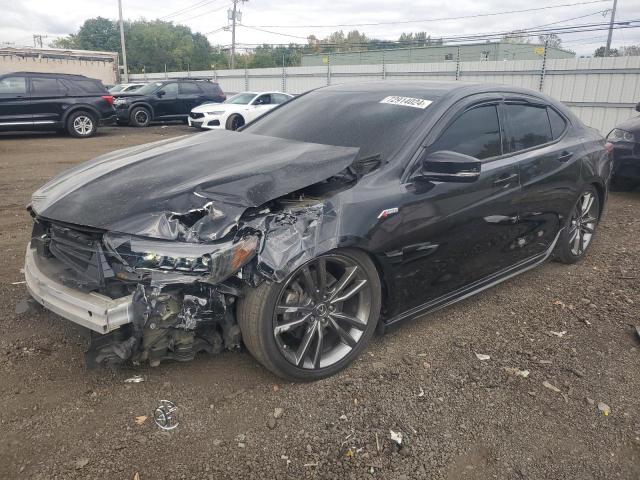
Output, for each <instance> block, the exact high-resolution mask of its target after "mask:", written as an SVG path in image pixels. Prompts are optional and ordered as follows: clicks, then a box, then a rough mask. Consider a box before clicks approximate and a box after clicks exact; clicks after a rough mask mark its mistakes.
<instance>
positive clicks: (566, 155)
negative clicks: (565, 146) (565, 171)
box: [558, 150, 573, 162]
mask: <svg viewBox="0 0 640 480" xmlns="http://www.w3.org/2000/svg"><path fill="white" fill-rule="evenodd" d="M571 157H573V152H567V151H566V150H565V151H564V152H562V153H561V154H560V156H559V157H558V161H559V162H566V161H567V160H569V159H571Z"/></svg>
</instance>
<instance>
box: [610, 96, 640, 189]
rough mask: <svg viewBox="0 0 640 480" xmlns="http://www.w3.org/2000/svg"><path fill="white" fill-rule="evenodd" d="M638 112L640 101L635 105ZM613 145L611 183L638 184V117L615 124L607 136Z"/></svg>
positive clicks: (626, 187)
mask: <svg viewBox="0 0 640 480" xmlns="http://www.w3.org/2000/svg"><path fill="white" fill-rule="evenodd" d="M636 111H638V112H640V103H639V104H638V105H636ZM607 140H608V141H609V142H610V143H611V144H612V145H613V179H612V181H613V183H614V185H615V186H618V187H620V188H623V189H633V188H635V187H637V186H638V185H640V117H633V118H630V119H629V120H625V121H624V122H622V123H620V124H619V125H616V128H614V129H613V130H611V132H610V133H609V135H608V136H607Z"/></svg>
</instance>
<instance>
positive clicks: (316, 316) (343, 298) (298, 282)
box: [273, 255, 372, 370]
mask: <svg viewBox="0 0 640 480" xmlns="http://www.w3.org/2000/svg"><path fill="white" fill-rule="evenodd" d="M371 299H372V288H371V285H370V282H369V279H368V278H367V275H366V273H365V271H364V269H363V268H362V267H360V266H359V265H357V264H356V263H355V262H353V260H351V259H350V258H347V257H344V256H341V255H331V256H323V257H319V258H317V259H314V260H312V261H311V262H309V263H307V264H305V265H303V266H302V267H300V268H299V269H298V270H296V271H295V272H294V273H293V274H292V275H291V276H290V277H289V280H288V281H287V282H286V283H285V285H284V286H283V288H282V290H281V291H280V294H279V296H278V299H277V302H276V307H275V312H274V317H273V335H274V338H275V341H276V344H277V346H278V349H279V351H280V353H281V354H282V355H283V357H284V358H285V359H286V360H287V361H288V362H289V363H291V364H293V365H295V366H296V367H298V368H303V369H312V370H316V369H320V368H324V367H328V366H330V365H333V364H335V363H336V362H339V361H340V360H342V359H343V358H344V357H346V356H347V355H348V354H349V353H350V352H351V351H352V350H353V349H354V348H355V346H356V345H357V344H358V342H359V341H360V339H361V338H362V336H363V334H364V331H365V329H366V328H367V325H368V322H369V320H370V317H371Z"/></svg>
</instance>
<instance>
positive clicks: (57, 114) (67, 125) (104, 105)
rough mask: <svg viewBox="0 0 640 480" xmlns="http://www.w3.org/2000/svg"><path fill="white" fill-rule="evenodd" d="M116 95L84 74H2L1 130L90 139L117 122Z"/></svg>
mask: <svg viewBox="0 0 640 480" xmlns="http://www.w3.org/2000/svg"><path fill="white" fill-rule="evenodd" d="M115 113H116V112H115V109H114V108H113V96H112V95H111V94H110V93H109V92H108V91H107V89H106V88H105V86H104V85H103V84H102V82H101V81H100V80H94V79H93V78H87V77H85V76H83V75H68V74H61V73H36V72H16V73H8V74H5V75H0V131H8V130H58V131H65V130H66V131H68V132H69V133H70V134H71V135H73V136H74V137H80V138H85V137H90V136H92V135H94V134H95V133H96V131H97V130H98V125H104V124H110V123H115V120H116V115H115Z"/></svg>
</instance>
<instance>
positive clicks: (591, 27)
mask: <svg viewBox="0 0 640 480" xmlns="http://www.w3.org/2000/svg"><path fill="white" fill-rule="evenodd" d="M639 22H640V20H627V21H619V22H615V23H614V29H615V30H622V29H628V28H640V24H639ZM632 24H633V25H632ZM608 28H609V22H603V23H592V24H582V25H571V26H567V27H560V28H537V29H525V30H521V32H522V33H528V34H529V35H536V34H551V33H555V34H557V35H569V34H575V33H583V32H598V31H604V30H607V29H608ZM508 33H511V32H510V31H502V32H489V33H479V34H467V35H452V36H448V37H438V38H437V39H436V40H437V41H442V42H449V44H451V43H459V42H471V41H475V42H481V41H490V40H496V39H500V38H501V37H502V36H503V35H505V34H508ZM264 43H265V42H263V43H241V44H240V45H243V46H246V47H251V46H259V45H262V44H264ZM376 43H380V44H385V45H400V46H416V45H417V44H416V42H415V41H407V40H404V41H401V40H397V41H394V40H378V41H376V40H373V41H371V42H349V43H319V44H318V46H320V47H327V48H328V47H345V46H349V47H356V46H372V45H375V44H376ZM272 45H273V46H288V45H287V44H272ZM296 46H299V47H308V45H300V44H297V45H296ZM431 46H440V45H435V44H432V45H431Z"/></svg>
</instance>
